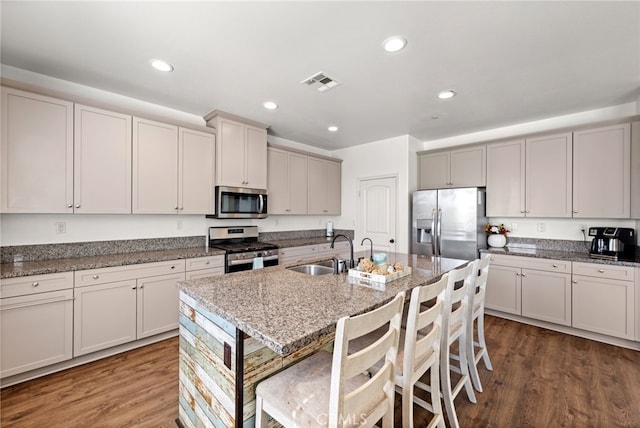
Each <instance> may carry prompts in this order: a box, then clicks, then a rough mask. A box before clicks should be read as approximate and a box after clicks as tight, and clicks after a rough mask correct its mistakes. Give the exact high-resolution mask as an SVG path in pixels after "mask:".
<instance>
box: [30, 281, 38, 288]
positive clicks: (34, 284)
mask: <svg viewBox="0 0 640 428" xmlns="http://www.w3.org/2000/svg"><path fill="white" fill-rule="evenodd" d="M38 285H40V283H38V281H36V282H34V283H33V284H31V286H32V287H37V286H38Z"/></svg>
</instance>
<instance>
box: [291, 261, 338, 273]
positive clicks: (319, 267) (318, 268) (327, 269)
mask: <svg viewBox="0 0 640 428" xmlns="http://www.w3.org/2000/svg"><path fill="white" fill-rule="evenodd" d="M287 269H289V270H292V271H294V272H300V273H305V274H307V275H330V274H332V273H333V261H332V260H326V261H322V262H318V263H314V264H308V265H300V266H292V267H290V268H287Z"/></svg>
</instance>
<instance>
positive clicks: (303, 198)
mask: <svg viewBox="0 0 640 428" xmlns="http://www.w3.org/2000/svg"><path fill="white" fill-rule="evenodd" d="M267 177H268V179H267V186H268V187H267V190H268V191H269V214H307V191H308V189H307V156H305V155H303V154H300V153H294V152H290V151H287V150H281V149H277V148H273V147H269V148H268V149H267Z"/></svg>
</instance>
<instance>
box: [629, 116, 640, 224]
mask: <svg viewBox="0 0 640 428" xmlns="http://www.w3.org/2000/svg"><path fill="white" fill-rule="evenodd" d="M631 218H635V219H640V121H635V122H631Z"/></svg>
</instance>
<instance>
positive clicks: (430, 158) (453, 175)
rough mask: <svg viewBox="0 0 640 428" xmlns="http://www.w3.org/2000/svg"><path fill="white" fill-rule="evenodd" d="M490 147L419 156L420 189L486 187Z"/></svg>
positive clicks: (475, 147)
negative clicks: (487, 150)
mask: <svg viewBox="0 0 640 428" xmlns="http://www.w3.org/2000/svg"><path fill="white" fill-rule="evenodd" d="M485 158H486V147H485V146H473V147H466V148H463V149H457V150H451V151H446V152H436V153H420V154H419V155H418V168H419V188H420V189H443V188H447V187H482V186H485V185H486V160H485Z"/></svg>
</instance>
